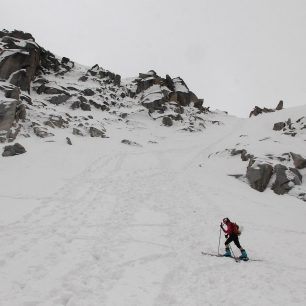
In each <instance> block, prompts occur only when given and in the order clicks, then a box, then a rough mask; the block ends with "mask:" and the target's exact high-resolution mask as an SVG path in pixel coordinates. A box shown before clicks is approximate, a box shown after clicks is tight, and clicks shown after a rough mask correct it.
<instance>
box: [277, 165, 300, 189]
mask: <svg viewBox="0 0 306 306" xmlns="http://www.w3.org/2000/svg"><path fill="white" fill-rule="evenodd" d="M274 173H275V181H274V183H273V186H272V190H273V191H274V192H275V193H276V194H285V193H288V192H289V191H290V190H291V189H292V188H293V187H294V186H295V185H301V183H302V175H301V174H300V173H299V171H298V170H297V169H295V168H287V167H286V166H284V165H281V164H277V165H275V166H274Z"/></svg>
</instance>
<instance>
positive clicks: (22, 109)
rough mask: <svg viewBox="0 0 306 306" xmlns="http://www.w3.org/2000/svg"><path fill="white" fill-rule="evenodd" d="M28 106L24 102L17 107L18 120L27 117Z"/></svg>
mask: <svg viewBox="0 0 306 306" xmlns="http://www.w3.org/2000/svg"><path fill="white" fill-rule="evenodd" d="M26 114H27V111H26V107H25V105H24V104H19V105H17V107H16V113H15V119H16V121H17V122H18V121H19V120H25V119H26Z"/></svg>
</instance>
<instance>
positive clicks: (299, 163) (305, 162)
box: [290, 152, 306, 169]
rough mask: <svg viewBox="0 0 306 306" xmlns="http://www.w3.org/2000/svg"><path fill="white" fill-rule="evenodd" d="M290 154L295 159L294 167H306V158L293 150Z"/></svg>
mask: <svg viewBox="0 0 306 306" xmlns="http://www.w3.org/2000/svg"><path fill="white" fill-rule="evenodd" d="M290 155H291V157H292V160H293V164H294V167H295V168H297V169H304V168H305V167H306V159H305V158H303V157H302V156H301V155H299V154H295V153H293V152H290Z"/></svg>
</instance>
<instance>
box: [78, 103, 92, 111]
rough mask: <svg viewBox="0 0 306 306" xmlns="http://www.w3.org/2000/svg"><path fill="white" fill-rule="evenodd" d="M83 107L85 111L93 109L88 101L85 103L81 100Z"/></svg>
mask: <svg viewBox="0 0 306 306" xmlns="http://www.w3.org/2000/svg"><path fill="white" fill-rule="evenodd" d="M80 106H81V109H82V110H83V111H91V107H90V105H89V104H88V103H83V102H81V105H80Z"/></svg>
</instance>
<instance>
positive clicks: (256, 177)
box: [246, 159, 273, 192]
mask: <svg viewBox="0 0 306 306" xmlns="http://www.w3.org/2000/svg"><path fill="white" fill-rule="evenodd" d="M272 174H273V167H272V165H270V164H268V163H265V162H262V163H261V162H258V161H256V160H254V159H251V160H250V162H249V165H248V167H247V172H246V177H247V179H248V181H249V183H250V186H251V187H252V188H254V189H256V190H258V191H260V192H262V191H264V190H265V189H266V188H267V186H268V183H269V181H270V179H271V176H272Z"/></svg>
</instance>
